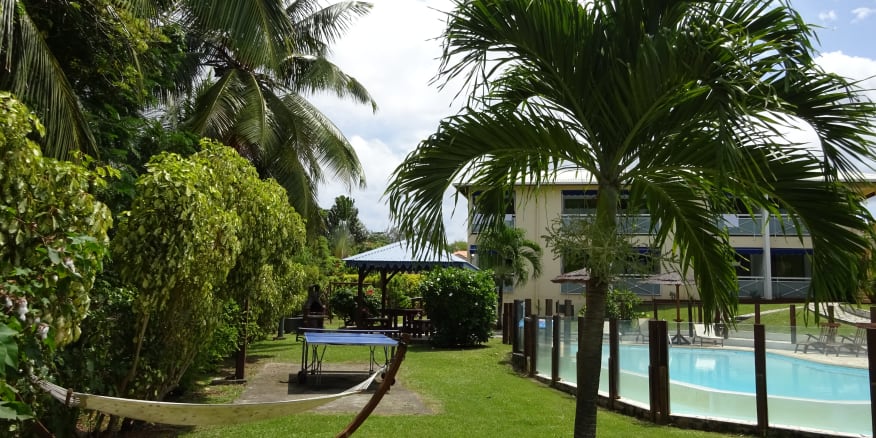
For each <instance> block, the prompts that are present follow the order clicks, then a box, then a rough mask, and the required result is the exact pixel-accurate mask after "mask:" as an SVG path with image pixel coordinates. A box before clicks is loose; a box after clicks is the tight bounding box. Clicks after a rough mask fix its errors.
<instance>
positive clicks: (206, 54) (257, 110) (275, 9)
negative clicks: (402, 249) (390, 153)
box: [180, 0, 377, 235]
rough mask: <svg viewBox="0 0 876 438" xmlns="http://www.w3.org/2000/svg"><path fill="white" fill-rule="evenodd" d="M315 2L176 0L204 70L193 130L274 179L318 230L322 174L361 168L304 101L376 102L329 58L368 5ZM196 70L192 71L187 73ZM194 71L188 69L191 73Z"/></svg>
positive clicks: (348, 177)
mask: <svg viewBox="0 0 876 438" xmlns="http://www.w3.org/2000/svg"><path fill="white" fill-rule="evenodd" d="M320 3H321V2H320V1H319V0H295V1H291V2H289V1H287V0H273V1H265V2H236V3H234V4H233V5H232V4H229V7H222V8H217V7H215V2H210V1H194V0H190V1H187V2H182V3H181V6H183V8H182V9H181V12H180V14H181V16H182V17H183V22H184V23H185V27H186V28H187V29H189V34H190V35H191V36H192V37H193V39H192V42H193V45H192V48H191V50H192V51H193V53H194V54H196V55H197V57H198V60H197V62H196V63H194V65H198V66H201V67H207V68H210V69H211V72H210V73H211V77H209V78H207V79H206V80H205V81H203V82H202V83H201V86H200V87H199V88H198V90H197V98H196V101H195V107H194V109H193V112H192V115H191V120H190V128H191V129H192V130H193V131H195V132H197V133H200V134H202V135H206V136H209V137H213V138H216V139H218V140H220V141H222V142H223V143H225V144H227V145H229V146H231V147H233V148H235V149H236V150H237V151H238V152H239V153H240V154H241V155H243V156H244V157H246V158H247V159H249V160H250V161H251V162H252V163H253V164H254V165H255V166H256V168H257V169H258V170H259V173H260V174H261V175H262V176H263V177H271V178H275V179H276V180H277V181H278V182H279V183H280V185H282V186H283V187H285V188H286V190H287V192H288V193H289V198H290V202H291V203H292V206H293V207H295V209H296V210H297V211H298V212H299V213H300V214H301V215H302V216H304V217H306V218H307V219H308V229H309V231H310V232H311V235H315V234H316V233H317V232H320V231H322V230H321V228H318V227H315V226H316V225H319V224H322V218H321V217H320V215H319V208H317V198H316V194H317V187H318V185H319V184H320V183H321V182H323V181H324V179H325V178H326V177H331V178H333V179H336V180H338V181H342V182H346V183H347V184H349V185H359V186H361V185H364V183H365V178H364V171H363V169H362V167H361V164H360V163H359V159H358V157H357V156H356V152H355V150H353V147H352V145H351V144H350V143H349V141H347V139H346V138H345V137H344V135H343V134H342V133H341V132H340V130H339V129H338V128H337V127H336V126H335V125H334V124H333V123H332V122H331V121H330V120H329V119H328V118H327V117H326V116H325V115H324V114H322V113H321V112H320V111H319V110H318V109H317V108H316V107H314V106H313V105H312V104H311V103H310V102H308V101H307V100H306V99H305V95H306V94H308V93H313V92H322V91H325V92H330V93H334V94H336V95H337V96H339V97H341V98H349V99H352V100H353V101H355V102H360V103H364V104H370V105H371V106H372V109H374V110H376V109H377V106H376V104H375V102H374V100H373V99H372V98H371V96H370V95H369V94H368V91H367V90H366V89H365V88H364V87H363V86H362V84H360V83H359V82H358V81H356V79H354V78H353V77H350V76H348V75H347V74H345V73H344V72H343V71H341V69H340V68H338V67H337V66H336V65H334V64H332V63H331V62H329V61H328V59H327V56H328V55H329V51H330V48H331V45H332V43H334V42H335V41H336V40H337V39H338V38H340V37H341V36H342V35H343V34H344V32H345V31H346V29H347V28H348V27H349V25H350V24H351V23H352V22H353V20H354V19H355V18H357V17H360V16H362V15H364V14H366V13H367V12H368V11H369V10H370V7H371V5H370V4H368V3H364V2H358V1H346V2H340V3H336V4H333V5H330V6H326V7H322V6H321V5H320ZM190 72H191V73H193V74H195V75H202V74H203V72H202V71H201V70H198V69H193V70H190ZM199 77H201V76H192V79H193V80H194V79H196V78H199Z"/></svg>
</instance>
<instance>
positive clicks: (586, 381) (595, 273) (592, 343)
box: [575, 181, 620, 438]
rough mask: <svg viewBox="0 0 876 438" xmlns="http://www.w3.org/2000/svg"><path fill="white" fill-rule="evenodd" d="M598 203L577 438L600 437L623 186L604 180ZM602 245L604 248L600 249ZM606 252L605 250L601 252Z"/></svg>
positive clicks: (582, 334)
mask: <svg viewBox="0 0 876 438" xmlns="http://www.w3.org/2000/svg"><path fill="white" fill-rule="evenodd" d="M598 193H599V195H598V196H599V199H598V200H597V204H596V230H597V231H596V235H595V236H593V243H594V245H593V247H594V249H593V251H592V252H593V253H592V254H591V255H592V260H593V261H594V262H593V263H592V264H591V266H590V269H591V271H590V275H591V278H590V281H588V283H587V290H586V291H585V293H586V294H587V296H586V297H585V303H586V305H587V307H586V309H585V310H584V322H583V324H581V327H579V328H578V357H577V359H578V369H577V379H578V391H577V402H576V405H575V438H595V437H596V411H597V410H596V407H597V404H596V401H597V399H598V397H599V373H600V369H601V368H602V327H603V323H602V321H603V319H605V297H606V295H607V292H608V286H609V283H610V281H611V277H612V272H611V264H610V263H607V262H605V261H606V260H611V254H609V253H608V250H607V248H610V247H611V242H612V240H614V235H615V233H616V232H617V203H618V200H619V198H620V189H619V188H618V187H617V186H616V185H612V184H610V183H606V182H604V181H600V184H599V192H598ZM600 248H603V249H602V250H600ZM601 251H603V252H604V253H600V252H601Z"/></svg>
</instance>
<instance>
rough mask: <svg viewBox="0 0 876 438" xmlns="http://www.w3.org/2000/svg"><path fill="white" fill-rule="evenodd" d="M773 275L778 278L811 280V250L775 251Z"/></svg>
mask: <svg viewBox="0 0 876 438" xmlns="http://www.w3.org/2000/svg"><path fill="white" fill-rule="evenodd" d="M771 258H772V260H771V262H772V274H773V277H777V278H782V277H784V278H811V277H812V260H810V258H811V250H805V249H774V250H773V251H772V256H771Z"/></svg>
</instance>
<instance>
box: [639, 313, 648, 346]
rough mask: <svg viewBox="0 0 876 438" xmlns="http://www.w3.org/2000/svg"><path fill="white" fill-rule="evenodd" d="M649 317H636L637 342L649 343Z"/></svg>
mask: <svg viewBox="0 0 876 438" xmlns="http://www.w3.org/2000/svg"><path fill="white" fill-rule="evenodd" d="M648 321H649V320H648V318H638V319H636V328H637V330H638V331H637V332H636V342H642V343H648V339H649V338H648Z"/></svg>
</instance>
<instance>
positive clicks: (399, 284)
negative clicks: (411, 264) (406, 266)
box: [387, 273, 423, 308]
mask: <svg viewBox="0 0 876 438" xmlns="http://www.w3.org/2000/svg"><path fill="white" fill-rule="evenodd" d="M422 280H423V275H422V274H407V273H403V274H396V275H395V276H394V277H392V279H391V280H389V285H388V286H387V289H388V293H389V298H388V299H389V303H390V305H392V306H393V307H397V308H408V307H410V305H411V298H413V297H416V296H418V295H417V294H418V293H419V287H420V282H421V281H422Z"/></svg>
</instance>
